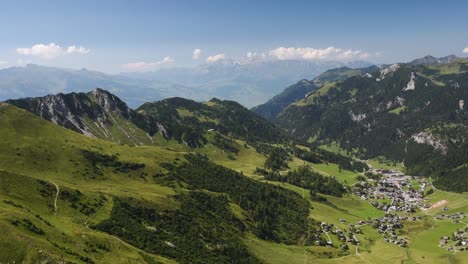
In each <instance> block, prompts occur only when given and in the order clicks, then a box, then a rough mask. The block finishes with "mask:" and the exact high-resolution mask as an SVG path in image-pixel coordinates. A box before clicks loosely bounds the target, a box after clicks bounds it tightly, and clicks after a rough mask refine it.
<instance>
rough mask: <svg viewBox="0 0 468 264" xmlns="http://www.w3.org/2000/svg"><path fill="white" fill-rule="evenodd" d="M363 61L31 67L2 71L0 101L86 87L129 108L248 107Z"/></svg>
mask: <svg viewBox="0 0 468 264" xmlns="http://www.w3.org/2000/svg"><path fill="white" fill-rule="evenodd" d="M363 65H368V63H367V62H361V61H356V62H349V63H342V62H333V61H331V62H321V63H316V62H306V61H294V60H293V61H268V62H267V61H258V62H249V63H241V62H234V61H224V62H218V63H209V64H203V65H200V66H196V67H192V68H170V69H166V68H162V69H159V70H155V71H154V72H146V73H122V74H105V73H101V72H97V71H90V70H87V69H81V70H72V69H62V68H54V67H46V66H40V65H34V64H29V65H27V66H25V67H12V68H6V69H1V70H0V100H6V99H14V98H22V97H35V96H43V95H46V94H56V93H70V92H86V91H88V90H89V88H90V87H95V88H96V87H100V88H105V89H106V90H109V91H111V92H112V93H114V94H116V95H117V96H119V97H121V98H122V99H123V100H125V101H126V102H127V103H128V105H129V106H130V107H132V108H137V107H138V106H140V105H141V104H143V103H145V102H147V101H156V100H161V99H164V98H169V97H185V98H190V99H192V100H197V101H206V100H209V99H211V98H213V97H216V98H222V99H226V100H235V101H237V102H239V103H241V104H243V105H244V106H247V107H252V106H255V105H258V104H260V103H263V102H265V101H266V100H267V99H268V98H270V97H272V96H273V95H274V94H276V93H279V92H280V91H281V90H282V89H283V88H284V87H285V86H286V85H288V84H290V83H293V82H294V81H296V80H299V79H303V78H312V77H314V76H316V75H318V74H319V73H321V72H323V71H325V70H327V69H329V68H335V67H341V66H352V67H362V66H363Z"/></svg>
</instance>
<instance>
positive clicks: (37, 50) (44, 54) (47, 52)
mask: <svg viewBox="0 0 468 264" xmlns="http://www.w3.org/2000/svg"><path fill="white" fill-rule="evenodd" d="M90 51H91V50H90V49H87V48H85V47H83V46H75V45H72V46H69V47H68V48H62V47H61V46H59V45H57V44H55V43H53V42H51V43H50V44H36V45H33V46H32V47H30V48H17V49H16V53H18V54H20V55H26V56H35V57H39V58H42V59H54V58H57V57H60V56H63V55H67V54H88V53H89V52H90Z"/></svg>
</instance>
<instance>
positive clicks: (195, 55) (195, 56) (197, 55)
mask: <svg viewBox="0 0 468 264" xmlns="http://www.w3.org/2000/svg"><path fill="white" fill-rule="evenodd" d="M201 52H202V50H201V49H194V50H193V55H192V59H194V60H198V59H199V58H200V55H201Z"/></svg>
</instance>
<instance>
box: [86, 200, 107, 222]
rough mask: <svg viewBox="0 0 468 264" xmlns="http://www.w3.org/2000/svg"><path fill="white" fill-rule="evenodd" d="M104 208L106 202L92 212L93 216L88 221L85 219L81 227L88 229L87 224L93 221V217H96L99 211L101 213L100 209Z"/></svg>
mask: <svg viewBox="0 0 468 264" xmlns="http://www.w3.org/2000/svg"><path fill="white" fill-rule="evenodd" d="M104 206H106V202H104V204H103V205H102V206H101V207H99V208H98V209H97V210H96V212H94V214H93V215H92V216H90V217H89V218H88V219H86V220H85V221H84V222H83V226H84V227H86V228H88V229H89V227H88V222H89V221H90V220H91V219H93V218H94V217H96V215H97V213H98V212H99V211H101V209H102V208H104Z"/></svg>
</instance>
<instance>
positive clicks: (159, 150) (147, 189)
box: [0, 106, 468, 263]
mask: <svg viewBox="0 0 468 264" xmlns="http://www.w3.org/2000/svg"><path fill="white" fill-rule="evenodd" d="M0 116H1V118H0V136H1V138H2V141H0V149H1V150H2V151H1V152H0V170H8V171H10V172H12V173H1V178H0V180H1V184H0V186H1V189H0V200H1V201H0V208H1V210H0V218H1V219H2V220H7V221H0V232H1V233H4V234H8V237H10V238H12V239H9V240H5V241H2V242H0V247H1V248H6V249H11V250H6V251H4V253H2V254H1V255H0V259H1V260H4V261H8V260H18V258H19V257H20V256H23V255H25V256H26V257H27V259H24V260H25V261H26V262H27V260H28V259H38V258H42V259H45V260H55V261H57V260H59V259H65V260H71V261H74V262H77V261H78V259H77V258H76V257H75V256H71V255H69V254H66V253H65V250H59V252H62V253H61V254H60V255H55V254H54V253H53V252H54V251H55V252H56V251H57V248H56V246H54V245H53V244H52V243H50V242H48V240H47V239H49V240H51V241H56V243H57V244H58V245H60V246H61V247H63V248H69V249H71V250H72V251H73V252H76V253H78V254H80V255H87V254H90V255H91V256H92V257H93V258H94V259H97V260H99V261H100V262H106V263H109V262H112V263H119V262H120V263H144V262H143V259H142V256H141V255H140V254H139V253H138V252H139V250H138V249H135V248H134V247H132V246H130V245H128V244H127V243H124V242H122V241H120V240H119V239H117V238H114V237H111V236H109V235H107V234H104V233H100V232H96V231H93V230H90V229H87V228H86V227H85V226H84V225H83V222H84V221H86V220H88V219H89V220H88V221H89V222H88V224H89V225H91V224H93V223H97V222H99V221H100V220H103V219H106V218H108V216H109V214H110V210H111V208H112V197H114V196H124V197H137V198H142V199H146V200H151V201H154V202H157V203H159V204H160V205H161V206H167V207H177V204H174V202H173V199H171V196H172V195H173V194H174V190H173V189H171V188H168V187H164V186H160V185H157V184H148V181H149V182H151V178H150V177H144V179H143V178H140V177H139V175H130V176H127V175H122V174H118V173H113V172H112V171H108V172H106V179H105V180H102V179H90V178H89V177H84V176H83V175H82V173H83V172H86V170H87V169H88V168H87V167H86V161H85V160H84V158H83V157H82V155H81V152H80V150H81V149H91V150H99V151H100V152H103V153H106V154H113V153H119V155H120V156H119V159H121V160H124V161H133V162H141V161H144V162H145V163H146V164H147V167H145V169H144V170H145V172H146V173H147V174H148V175H152V174H154V173H157V172H160V171H163V170H164V169H163V168H161V167H160V166H159V164H160V163H162V162H172V161H173V160H174V159H175V158H177V157H180V158H181V157H182V155H183V153H184V152H185V151H188V149H187V148H185V147H184V146H182V145H180V144H176V142H167V141H164V140H162V139H161V140H160V141H161V143H164V144H165V146H164V147H130V146H127V145H118V144H114V143H111V142H107V141H102V140H98V139H93V138H86V137H83V136H81V135H78V134H76V133H74V132H71V131H68V130H66V129H63V128H60V127H57V126H54V125H52V124H50V123H48V122H44V121H43V120H40V119H38V118H36V117H32V116H31V114H29V113H27V112H25V111H22V110H18V109H17V108H13V107H9V106H6V107H5V106H2V107H0ZM20 120H28V121H29V123H28V124H26V123H25V122H20ZM19 142H21V143H20V144H19ZM158 142H159V140H158ZM237 143H238V144H239V149H240V152H239V155H238V156H237V158H236V159H235V160H231V159H229V158H228V156H227V154H226V153H223V151H221V150H219V149H218V148H216V147H214V146H213V145H211V144H208V145H207V146H206V147H204V148H203V149H200V150H198V151H200V152H202V153H206V154H207V155H208V156H210V158H212V159H213V160H214V161H215V162H217V163H219V164H222V165H225V166H228V167H231V168H233V169H236V170H238V171H243V172H244V173H246V174H247V175H248V176H253V170H254V169H255V168H256V167H260V166H262V165H263V163H264V161H265V157H264V156H262V155H260V154H258V153H256V152H255V150H254V149H253V148H252V147H249V148H245V147H244V142H242V141H238V142H237ZM175 150H177V151H175ZM70 157H72V158H70ZM301 164H302V162H301V161H300V160H298V159H293V161H292V162H291V163H290V167H291V168H295V167H297V166H299V165H301ZM313 166H314V167H316V168H317V169H320V171H322V172H324V173H327V174H332V175H334V176H336V177H337V178H338V179H341V181H343V182H344V180H346V181H347V182H348V184H350V183H352V179H354V177H355V174H353V173H351V172H349V175H348V172H346V171H345V172H341V174H343V175H340V174H339V172H338V169H337V167H336V168H335V166H336V165H335V164H328V165H321V166H317V165H313ZM14 173H16V174H14ZM337 173H338V174H337ZM17 174H23V175H28V176H20V175H17ZM351 174H352V175H351ZM36 178H37V179H44V180H46V181H47V182H48V183H49V185H50V186H52V185H51V183H52V182H54V183H57V184H58V185H59V186H60V188H61V189H66V188H79V189H80V191H82V193H83V194H84V198H83V199H84V201H93V200H94V199H97V198H98V197H99V196H100V195H101V194H102V195H104V196H105V197H107V199H108V200H107V201H106V202H105V203H104V205H103V206H102V207H100V208H99V210H98V212H97V214H96V215H94V216H92V217H89V216H86V215H83V214H80V213H79V212H77V211H76V210H74V209H73V208H71V207H70V205H69V204H68V203H67V202H65V201H62V200H58V211H57V212H56V213H54V212H53V210H51V207H50V204H52V202H53V196H52V195H49V196H47V197H43V196H41V194H40V192H39V191H38V188H40V186H39V185H38V183H37V181H36V180H35V179H36ZM276 184H278V183H276ZM280 185H281V186H283V187H285V188H288V189H291V190H294V191H296V192H298V193H300V194H302V195H303V196H304V197H306V198H307V197H308V195H309V194H308V191H307V190H303V189H301V188H298V187H295V186H291V185H288V184H280ZM25 186H27V188H25ZM51 188H52V187H51ZM52 194H53V193H52ZM31 198H32V199H31ZM326 198H327V200H328V203H318V202H313V201H310V203H311V206H312V208H313V209H312V210H311V217H313V218H314V219H316V220H318V221H326V222H328V223H333V224H335V225H337V226H339V227H340V228H342V229H345V228H346V225H343V224H341V223H340V222H339V219H340V218H344V219H346V220H347V221H348V222H354V221H358V220H362V219H366V218H367V217H378V216H381V215H382V212H380V211H378V210H376V209H375V208H373V207H372V206H370V205H369V204H368V203H367V202H366V201H362V200H360V199H359V198H357V197H355V196H353V195H348V196H346V197H344V198H335V197H330V196H326ZM429 198H430V199H431V202H435V201H439V200H442V199H446V200H448V202H449V203H448V206H449V209H450V210H449V212H451V211H452V210H453V211H454V212H457V211H459V210H464V211H468V210H467V209H468V202H467V199H466V198H467V196H466V195H458V194H452V193H446V192H441V191H436V192H435V193H434V194H433V195H431V196H430V197H429ZM3 200H12V201H14V202H15V203H16V204H20V205H22V206H23V207H24V208H27V209H29V210H30V211H31V212H29V211H28V210H27V209H24V208H18V207H15V206H12V205H10V204H7V203H5V202H3ZM232 209H233V211H234V213H236V214H237V215H240V216H242V210H241V209H240V208H238V207H237V206H234V205H233V207H232ZM436 213H437V211H433V212H432V211H430V212H429V214H436ZM36 214H39V215H40V216H41V217H42V218H43V219H45V220H46V221H48V222H50V223H51V224H52V225H53V227H50V226H48V225H47V224H45V222H44V221H42V220H40V219H38V218H37V217H35V215H36ZM24 218H26V219H29V220H30V221H32V222H33V223H34V224H35V225H37V226H38V227H40V228H41V229H43V230H44V231H45V233H46V235H45V237H43V236H40V235H36V234H34V233H31V232H30V231H28V230H27V229H24V230H21V229H20V230H19V229H18V228H14V226H13V225H11V224H10V223H9V222H8V220H12V219H24ZM452 228H456V226H455V225H454V224H451V223H445V222H441V223H434V222H431V221H429V226H426V227H417V226H411V225H408V230H407V232H408V233H409V234H408V236H409V237H410V240H411V242H412V245H411V247H410V249H408V250H406V249H401V248H399V247H397V246H394V245H392V244H388V243H384V242H383V241H382V238H381V236H380V235H379V234H378V233H376V231H375V230H373V229H371V228H369V227H363V231H364V234H365V235H363V236H359V238H360V240H361V241H362V244H361V245H360V247H359V253H360V255H356V254H355V253H354V252H355V250H356V249H355V247H354V246H351V248H350V251H349V252H350V255H349V256H344V257H339V255H340V254H342V253H341V250H338V249H335V248H323V247H315V246H314V247H303V246H285V245H281V244H274V243H271V242H266V241H262V240H259V239H258V238H255V237H253V236H248V237H247V238H246V239H245V242H246V243H247V245H248V246H249V248H250V250H251V251H252V252H253V253H254V254H255V255H256V256H257V257H258V258H260V259H261V260H264V261H265V262H266V263H286V262H287V263H304V262H305V259H306V258H307V262H306V263H375V262H376V261H378V262H381V263H392V262H391V261H390V259H391V260H394V261H395V263H397V262H398V263H400V261H402V260H407V259H409V260H408V263H428V262H424V260H426V261H427V258H433V259H434V260H435V261H440V263H442V262H446V261H447V256H448V254H447V253H446V252H444V251H442V250H441V249H440V248H438V245H437V243H438V239H436V238H437V237H438V236H440V234H442V233H444V235H446V232H451V230H452ZM418 234H420V235H418ZM80 237H81V238H80ZM434 239H435V240H434ZM85 241H94V242H96V241H99V243H102V244H105V245H106V246H107V247H108V248H109V249H110V250H111V252H107V251H104V250H97V252H92V253H89V252H86V251H85V250H90V249H92V248H93V245H92V244H86V242H85ZM428 241H431V242H428ZM432 241H433V242H435V243H433V242H432ZM18 244H20V245H21V247H20V248H22V249H24V250H23V251H19V250H17V249H18V246H17V245H18ZM13 249H14V250H13ZM39 250H41V252H39ZM330 256H332V257H334V258H333V259H328V258H329V257H330ZM423 256H424V257H425V258H422V257H423ZM464 256H466V253H458V254H457V255H455V256H453V257H452V258H451V261H452V263H462V262H457V261H458V260H461V259H463V257H464ZM152 257H153V258H155V259H158V260H160V261H163V262H170V260H167V259H164V258H161V257H158V256H152ZM336 257H338V258H336ZM434 263H439V262H434Z"/></svg>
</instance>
